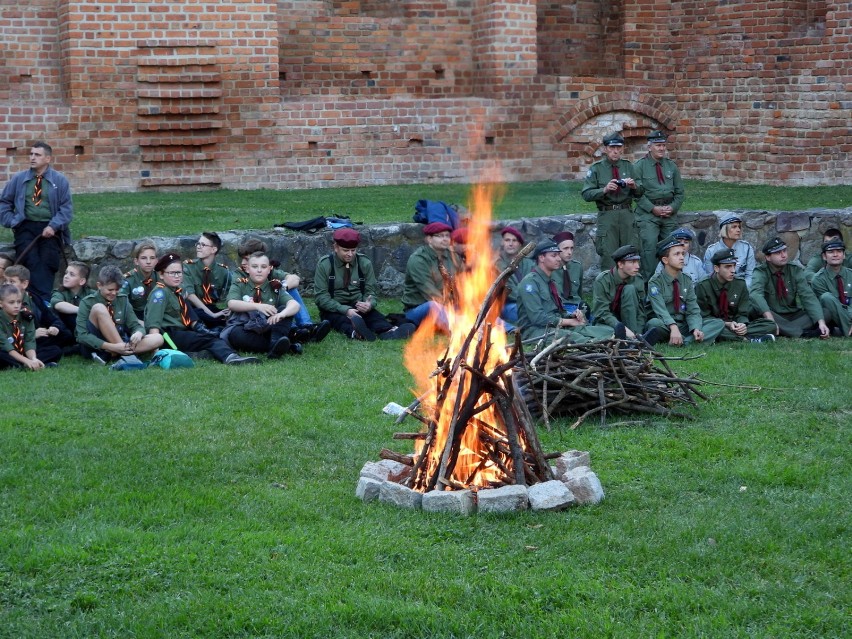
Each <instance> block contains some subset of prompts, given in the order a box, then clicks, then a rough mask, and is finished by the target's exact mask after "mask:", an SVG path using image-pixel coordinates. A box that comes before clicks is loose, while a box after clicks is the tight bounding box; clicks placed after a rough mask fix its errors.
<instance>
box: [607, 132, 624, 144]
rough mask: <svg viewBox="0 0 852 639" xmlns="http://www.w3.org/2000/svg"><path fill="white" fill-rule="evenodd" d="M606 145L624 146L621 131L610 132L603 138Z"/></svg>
mask: <svg viewBox="0 0 852 639" xmlns="http://www.w3.org/2000/svg"><path fill="white" fill-rule="evenodd" d="M603 145H604V146H624V138H623V137H621V134H620V133H610V134H609V135H608V136H606V137H605V138H604V139H603Z"/></svg>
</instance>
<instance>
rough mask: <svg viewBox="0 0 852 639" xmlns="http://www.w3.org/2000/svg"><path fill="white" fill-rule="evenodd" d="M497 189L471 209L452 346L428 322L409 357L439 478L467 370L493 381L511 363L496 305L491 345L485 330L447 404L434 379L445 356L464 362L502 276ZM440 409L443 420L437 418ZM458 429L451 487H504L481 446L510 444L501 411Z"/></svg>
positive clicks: (479, 193)
mask: <svg viewBox="0 0 852 639" xmlns="http://www.w3.org/2000/svg"><path fill="white" fill-rule="evenodd" d="M498 188H499V187H498V185H496V184H484V185H477V186H475V187H474V188H473V190H472V193H471V202H470V207H469V208H470V209H471V211H472V218H471V221H470V224H469V227H468V245H467V262H466V268H465V269H464V270H462V271H461V272H458V273H457V275H456V282H455V286H456V293H457V306H455V307H452V306H448V307H447V308H446V311H447V319H448V323H449V329H450V336H449V341H448V342H447V338H445V337H439V336H438V332H437V330H436V323H435V320H434V318H432V317H429V318H427V319H426V320H425V321H424V322H423V323H422V324H421V325H420V328H419V329H418V331H417V332H416V334H415V335H414V337H413V338H412V339H411V341H410V342H409V343H408V345H407V346H406V349H405V353H404V359H405V365H406V367H407V368H408V370H409V371H410V372H411V374H412V375H413V376H414V379H415V383H416V385H417V391H418V392H417V396H418V397H421V412H422V413H423V414H424V415H427V416H431V418H432V419H434V421H435V423H436V425H437V428H436V435H435V441H437V442H439V443H438V445H432V446H430V447H429V448H428V450H427V452H428V455H429V458H428V459H427V460H426V461H425V464H426V467H427V471H426V472H427V474H428V475H432V474H433V473H434V472H437V470H438V468H440V466H441V463H442V459H441V457H442V454H443V452H444V449H445V443H446V440H447V438H448V436H449V432H450V429H451V427H452V420H453V416H454V408H455V407H456V406H457V405H458V403H459V402H460V401H462V400H464V399H465V398H466V396H467V393H468V390H469V388H470V382H471V379H472V378H471V373H470V372H469V371H466V370H464V368H465V367H464V365H467V366H469V367H471V368H477V370H480V372H481V373H484V374H485V375H488V374H489V373H490V372H492V371H493V370H494V368H495V367H497V366H499V365H501V364H504V363H506V362H507V361H508V354H507V352H506V345H507V344H506V335H505V332H504V331H503V329H502V327H501V326H498V316H499V312H500V308H501V300H497V301H495V303H494V304H492V305H491V307H490V309H489V311H488V314H487V316H486V318H485V320H484V322H483V323H482V327H486V326H488V325H490V326H491V327H493V330H491V331H490V335H489V341H488V343H486V341H485V332H484V331H482V329H480V331H479V332H478V334H477V335H476V337H474V339H473V341H472V343H471V345H470V347H469V348H467V351H466V357H465V361H464V362H463V363H462V364H463V365H460V366H459V367H458V374H457V375H456V376H455V377H456V379H454V380H452V382H451V384H450V385H449V387H448V390H447V394H446V396H445V397H444V398H443V401H442V402H440V401H438V397H437V393H438V391H439V389H440V388H442V387H443V386H444V384H445V383H446V379H445V377H444V375H443V374H440V373H439V374H434V371H435V369H436V366H435V363H436V362H438V361H439V359H440V358H442V357H443V356H445V354H446V355H447V356H448V357H457V356H460V354H461V353H462V351H463V350H464V348H463V347H464V341H465V339H466V337H467V336H468V335H469V333H470V332H471V330H472V328H473V327H474V326H475V324H476V318H477V315H478V313H479V311H480V309H481V307H482V303H483V301H484V299H485V296H486V294H487V292H488V290H489V288H490V287H491V285H492V284H493V283H494V280H495V277H496V275H497V273H496V271H495V268H494V256H493V254H492V250H491V229H490V222H491V213H492V203H493V202H494V200H495V197H496V196H497V195H498V193H497V189H498ZM451 250H452V249H451ZM477 362H478V363H479V366H477V364H476V363H477ZM483 362H484V364H483ZM491 399H492V398H491V395H490V394H488V393H484V394H482V395H481V397H480V400H479V404H478V405H477V409H479V408H482V407H483V406H485V405H486V404H488V403H489V400H491ZM439 404H440V414H435V413H436V411H437V410H438V408H437V407H438V405H439ZM458 427H459V428H461V429H462V430H463V435H462V437H461V441H460V446H459V448H458V455H457V458H456V463H455V467H454V468H453V472H452V473H451V474H450V475H449V476H448V477H447V479H448V480H449V483H450V484H451V485H452V486H487V485H489V483H492V482H500V481H501V478H502V477H504V475H505V472H504V470H502V469H500V468H499V466H498V465H497V464H496V463H494V461H493V459H492V458H490V457H489V456H488V455H487V454H486V453H485V451H484V450H483V445H482V443H481V442H482V440H483V439H487V440H499V441H505V436H506V427H505V424H503V423H502V418H501V417H500V414H499V413H498V411H497V410H495V408H494V406H493V405H492V406H489V407H487V408H485V409H484V410H482V411H481V412H477V414H476V415H475V417H473V418H472V419H471V420H470V422H469V423H468V424H466V425H464V424H460V425H458ZM424 445H425V444H424V443H422V442H421V443H419V444H417V446H418V450H417V451H416V452H415V455H416V456H419V455H421V454H422V453H423V451H424ZM506 461H507V464H505V467H508V466H509V465H510V464H509V463H508V460H506ZM445 487H446V486H442V485H440V484H439V485H437V486H436V488H437V489H443V488H445Z"/></svg>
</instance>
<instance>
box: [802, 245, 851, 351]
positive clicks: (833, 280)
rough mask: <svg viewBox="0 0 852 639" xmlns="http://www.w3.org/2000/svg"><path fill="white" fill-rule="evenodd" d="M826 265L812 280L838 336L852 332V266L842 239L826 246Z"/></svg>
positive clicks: (823, 249)
mask: <svg viewBox="0 0 852 639" xmlns="http://www.w3.org/2000/svg"><path fill="white" fill-rule="evenodd" d="M822 259H823V261H825V266H824V267H823V268H822V269H820V270H819V271H818V272H817V274H816V275H815V276H814V279H813V280H812V281H811V288H813V290H814V294H816V296H817V298H818V299H819V302H820V304H821V305H822V310H823V313H824V314H825V319H826V321H827V323H828V324H829V325H830V327H831V329H832V333H833V334H835V335H837V336H839V337H840V336H843V337H849V336H850V335H852V268H849V267H848V266H844V262H845V261H846V247H845V246H844V245H843V241H842V240H839V239H836V238H835V239H833V240H829V241H828V242H825V243H824V244H823V245H822Z"/></svg>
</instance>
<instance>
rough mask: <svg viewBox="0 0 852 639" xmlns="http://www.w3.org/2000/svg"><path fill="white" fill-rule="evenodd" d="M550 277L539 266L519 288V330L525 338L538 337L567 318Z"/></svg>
mask: <svg viewBox="0 0 852 639" xmlns="http://www.w3.org/2000/svg"><path fill="white" fill-rule="evenodd" d="M551 281H552V280H551V279H550V277H548V276H547V275H545V273H544V271H542V270H541V268H539V267H538V266H536V267H535V268H533V270H532V272H531V273H528V274H527V275H525V276H524V278H523V279H522V280H521V284H520V286H519V287H518V291H517V294H518V328H520V329H521V333H522V334H523V336H524V338H525V339H526V338H532V337H538V336H539V335H541V334H543V333H544V332H545V331H546V330H548V329H553V328H555V327H556V326H557V325H558V324H559V320H561V319H562V318H564V317H567V315H566V313H565V310H564V309H563V308H562V300H561V299H560V300H559V303H558V304H557V302H556V300H555V299H554V298H553V294H552V293H551V290H550V282H551Z"/></svg>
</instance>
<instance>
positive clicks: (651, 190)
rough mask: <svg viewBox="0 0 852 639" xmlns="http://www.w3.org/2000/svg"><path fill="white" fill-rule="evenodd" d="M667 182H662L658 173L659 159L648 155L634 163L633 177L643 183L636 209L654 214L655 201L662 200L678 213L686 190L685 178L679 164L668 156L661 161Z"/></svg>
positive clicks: (664, 178)
mask: <svg viewBox="0 0 852 639" xmlns="http://www.w3.org/2000/svg"><path fill="white" fill-rule="evenodd" d="M659 164H660V168H661V169H662V173H663V180H665V182H664V183H663V184H660V179H659V176H658V175H657V168H656V165H657V161H656V160H655V159H654V158H652V157H651V156H650V155H646V156H645V157H644V158H641V159H640V160H638V161H637V162H636V163H634V164H633V171H634V176H633V179H634V180H636V181H637V182H639V183H640V184H641V185H642V196H641V197H640V198H639V199H638V200H637V201H636V210H637V211H643V212H645V213H648V214H649V215H650V214H652V213H651V210H652V209H653V208H654V206H657V205H656V204H654V201H661V200H662V205H665V204H668V205H669V206H671V207H672V211H674V213H677V212H678V210H680V206H681V204H683V197H684V190H683V180H682V179H681V177H680V171H679V170H678V168H677V165H676V164H675V163H674V162H672V161H671V160H670V159H668V158H663V159H662V160H660V162H659ZM666 200H668V202H666Z"/></svg>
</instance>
